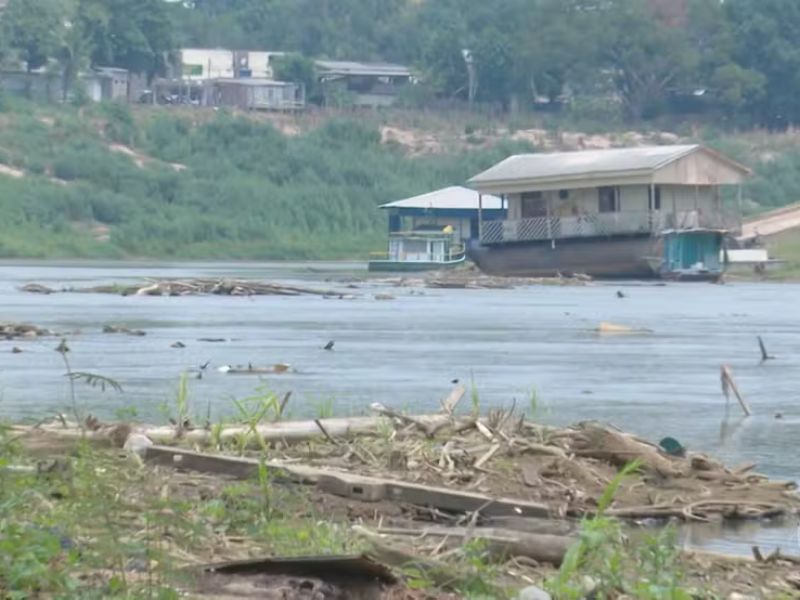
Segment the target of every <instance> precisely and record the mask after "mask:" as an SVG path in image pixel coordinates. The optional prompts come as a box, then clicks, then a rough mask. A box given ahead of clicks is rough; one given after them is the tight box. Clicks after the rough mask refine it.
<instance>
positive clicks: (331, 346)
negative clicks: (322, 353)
mask: <svg viewBox="0 0 800 600" xmlns="http://www.w3.org/2000/svg"><path fill="white" fill-rule="evenodd" d="M333 345H334V341H333V340H331V341H330V342H328V343H327V344H325V346H324V347H323V348H322V349H323V350H333Z"/></svg>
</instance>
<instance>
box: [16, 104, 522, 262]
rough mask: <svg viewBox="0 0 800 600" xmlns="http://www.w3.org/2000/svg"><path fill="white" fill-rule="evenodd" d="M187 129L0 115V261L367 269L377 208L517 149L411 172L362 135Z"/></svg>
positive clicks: (332, 130)
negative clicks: (297, 262) (338, 262)
mask: <svg viewBox="0 0 800 600" xmlns="http://www.w3.org/2000/svg"><path fill="white" fill-rule="evenodd" d="M197 115H202V117H203V118H202V119H198V120H193V119H196V117H197ZM197 115H195V114H193V113H187V112H185V111H180V110H176V111H171V110H170V109H148V110H145V111H141V112H138V111H137V112H136V113H135V114H134V113H132V112H131V110H130V109H129V108H127V107H124V106H117V105H109V106H105V105H98V106H92V107H88V108H84V109H80V110H79V109H77V108H74V107H69V106H64V107H60V108H53V107H36V106H32V105H26V104H19V103H12V105H11V106H10V107H9V106H6V111H5V112H2V113H0V125H2V126H0V163H2V164H5V165H7V166H10V167H13V168H16V169H20V170H22V171H24V172H25V173H26V176H25V177H24V178H20V179H14V178H11V177H7V176H3V177H0V217H2V218H0V240H2V242H0V257H35V258H49V257H85V258H100V257H104V258H120V257H126V256H133V257H170V258H172V257H174V258H184V259H200V258H218V259H223V258H230V259H314V258H344V257H355V256H367V255H368V254H369V252H370V251H373V250H378V249H381V248H382V247H383V245H384V243H385V242H384V240H385V232H386V216H385V214H384V213H383V212H382V211H380V210H378V208H377V207H378V205H380V204H381V203H384V202H387V201H391V200H394V199H399V198H403V197H406V196H409V195H413V194H416V193H421V192H426V191H430V190H431V189H434V188H436V187H440V186H445V185H451V184H454V183H459V182H463V181H464V180H465V179H466V178H467V177H469V176H470V175H471V174H473V173H475V172H477V171H478V170H480V169H483V168H485V167H487V166H489V165H490V164H492V163H494V162H495V161H497V160H499V159H501V158H503V157H504V156H505V155H507V154H508V153H510V152H512V151H514V150H519V149H520V148H523V146H520V145H511V144H505V145H501V147H498V148H493V149H476V150H471V151H458V152H454V153H452V154H443V155H439V156H429V157H416V158H412V157H408V156H406V155H405V154H404V153H403V151H402V150H401V149H399V148H397V147H395V146H393V145H384V144H381V143H380V135H379V132H378V128H377V125H376V124H374V123H368V124H365V123H361V122H359V121H356V120H346V119H344V120H343V119H332V120H328V121H326V122H325V123H323V124H322V125H321V126H319V127H317V128H314V129H311V130H310V131H307V132H306V133H304V134H301V135H297V136H290V137H287V136H284V135H283V134H281V133H280V132H278V131H277V130H276V129H275V128H273V127H272V126H271V125H270V124H269V123H266V122H263V120H261V119H258V118H244V117H236V116H232V115H230V114H227V113H226V112H224V111H221V112H219V113H213V114H208V113H200V112H199V111H198V113H197ZM119 144H124V145H126V146H128V147H130V148H132V149H134V150H135V152H136V153H137V154H136V155H133V156H132V155H130V153H126V152H125V151H122V152H120V151H116V152H115V151H112V149H111V147H112V145H119ZM117 150H119V147H117ZM123 150H124V149H123ZM98 227H102V228H107V231H108V233H109V236H110V239H108V241H105V240H102V239H99V238H100V236H99V235H98Z"/></svg>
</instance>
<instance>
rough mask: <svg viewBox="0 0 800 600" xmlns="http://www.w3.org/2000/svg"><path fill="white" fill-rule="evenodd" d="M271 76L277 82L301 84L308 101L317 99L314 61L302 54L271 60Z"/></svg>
mask: <svg viewBox="0 0 800 600" xmlns="http://www.w3.org/2000/svg"><path fill="white" fill-rule="evenodd" d="M272 75H273V76H274V77H275V79H277V80H279V81H291V82H293V83H301V84H303V87H304V88H305V91H306V98H308V99H309V100H318V99H319V83H318V80H317V69H316V67H315V66H314V61H313V60H311V59H310V58H307V57H305V56H303V55H302V54H297V53H290V54H285V55H283V56H278V57H275V58H274V59H273V60H272Z"/></svg>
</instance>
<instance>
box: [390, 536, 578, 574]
mask: <svg viewBox="0 0 800 600" xmlns="http://www.w3.org/2000/svg"><path fill="white" fill-rule="evenodd" d="M378 533H379V534H383V535H393V536H416V537H427V536H430V537H446V538H460V539H461V540H462V543H463V541H466V540H481V541H483V542H484V543H485V544H486V547H487V549H488V550H489V552H490V554H491V555H492V557H493V558H495V559H497V560H507V559H509V558H513V557H515V556H527V557H528V558H532V559H533V560H535V561H537V562H546V563H550V564H552V565H555V566H558V565H560V564H561V561H562V560H564V555H565V554H566V553H567V550H568V549H569V547H570V546H571V545H572V544H573V543H574V542H575V541H576V538H571V537H567V536H563V535H549V534H540V533H539V534H537V533H527V532H521V531H512V530H510V529H500V528H496V527H443V526H433V527H425V528H423V529H413V528H412V529H406V528H397V527H384V528H380V529H378Z"/></svg>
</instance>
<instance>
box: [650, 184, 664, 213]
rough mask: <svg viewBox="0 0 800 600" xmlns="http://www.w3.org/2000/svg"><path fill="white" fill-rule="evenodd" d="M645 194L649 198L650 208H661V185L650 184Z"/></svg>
mask: <svg viewBox="0 0 800 600" xmlns="http://www.w3.org/2000/svg"><path fill="white" fill-rule="evenodd" d="M647 195H648V197H649V198H650V210H661V186H660V185H654V186H651V187H650V188H648V192H647Z"/></svg>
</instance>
